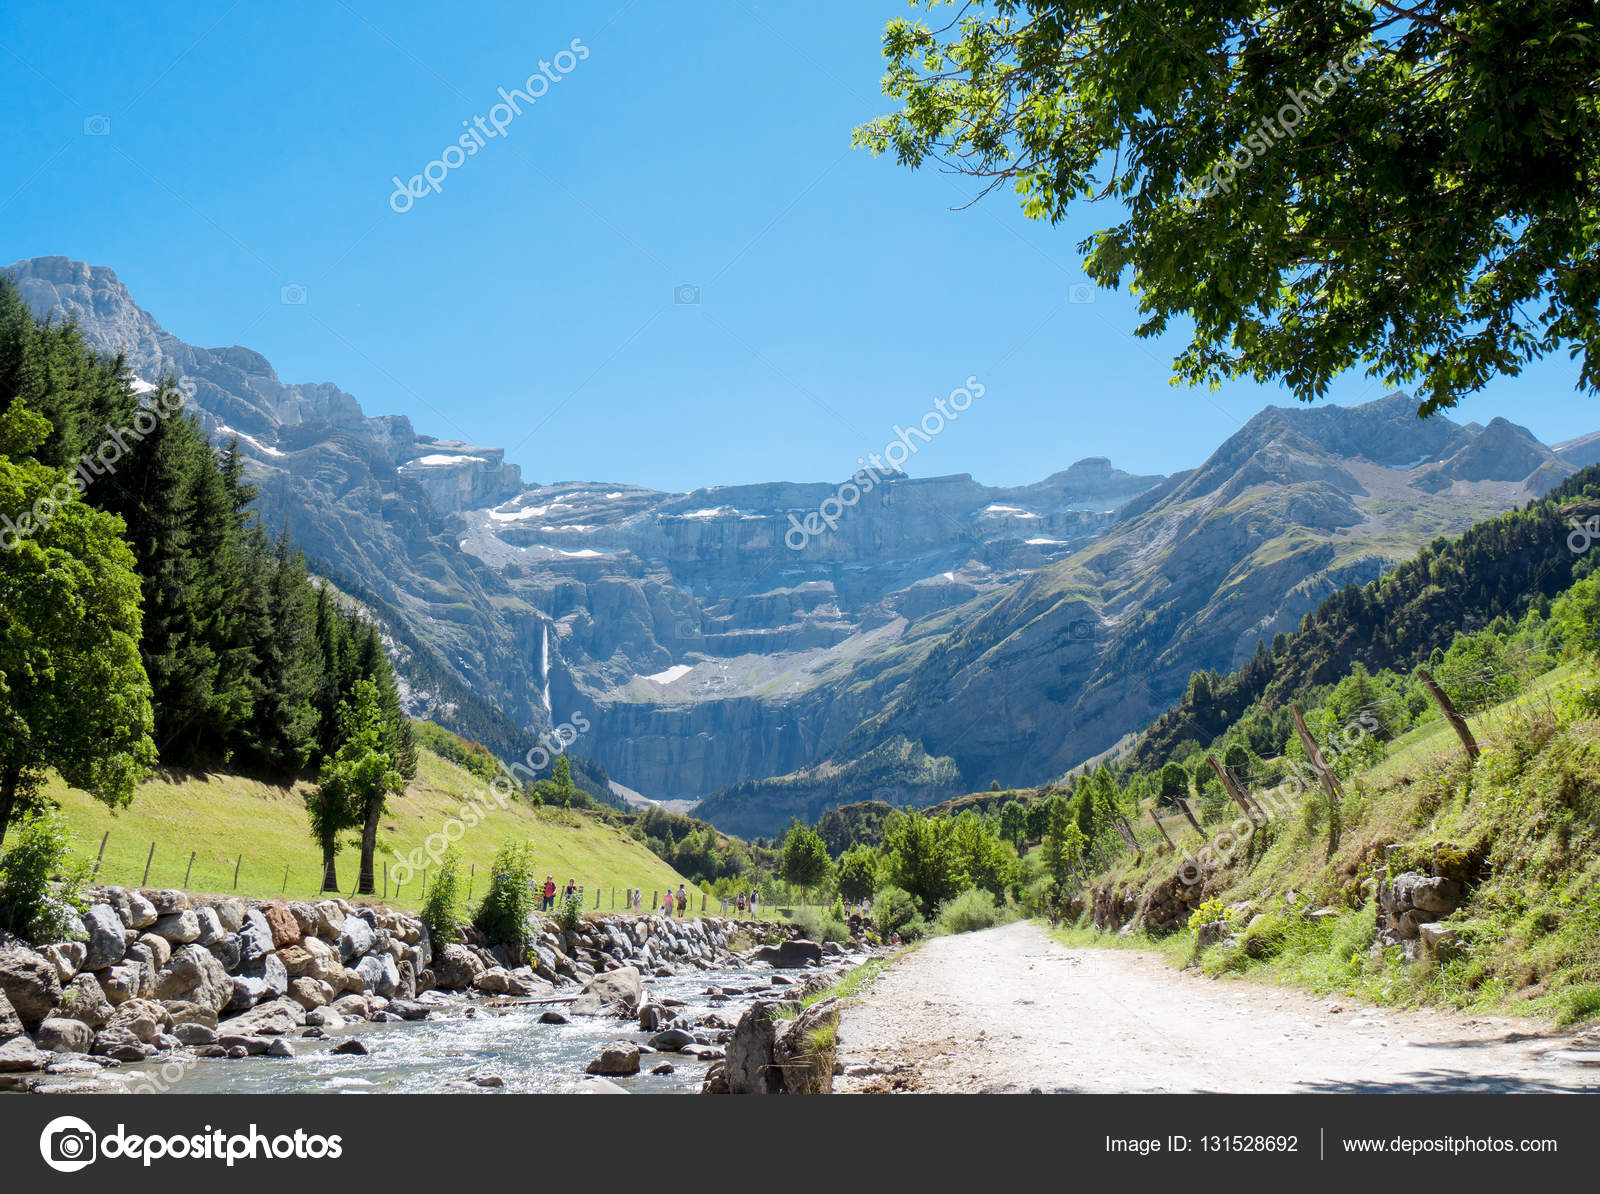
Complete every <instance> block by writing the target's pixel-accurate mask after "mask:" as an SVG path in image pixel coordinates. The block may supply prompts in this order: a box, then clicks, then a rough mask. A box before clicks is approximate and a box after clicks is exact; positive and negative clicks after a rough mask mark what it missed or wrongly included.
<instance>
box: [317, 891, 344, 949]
mask: <svg viewBox="0 0 1600 1194" xmlns="http://www.w3.org/2000/svg"><path fill="white" fill-rule="evenodd" d="M312 911H313V912H315V913H316V914H317V936H318V937H321V938H322V939H323V940H324V941H338V940H339V935H340V934H341V933H343V932H344V909H343V908H341V907H339V905H338V904H336V903H334V901H332V900H323V901H322V902H321V903H320V904H317V905H316V906H315V907H314V908H313V909H312Z"/></svg>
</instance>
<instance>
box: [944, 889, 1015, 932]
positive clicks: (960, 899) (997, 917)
mask: <svg viewBox="0 0 1600 1194" xmlns="http://www.w3.org/2000/svg"><path fill="white" fill-rule="evenodd" d="M1001 920H1002V915H1001V911H1000V909H999V907H998V906H997V905H996V904H995V899H994V896H993V895H991V894H990V893H989V892H987V891H983V890H982V889H980V888H973V889H972V890H971V891H964V892H962V893H961V894H960V895H958V896H957V897H956V898H955V899H953V900H949V901H947V902H946V903H945V905H944V907H942V908H940V909H939V919H938V920H937V921H935V922H934V927H935V928H937V929H938V930H939V932H941V933H971V932H975V931H977V930H978V929H990V928H993V927H994V926H995V925H997V924H999V923H1000V921H1001Z"/></svg>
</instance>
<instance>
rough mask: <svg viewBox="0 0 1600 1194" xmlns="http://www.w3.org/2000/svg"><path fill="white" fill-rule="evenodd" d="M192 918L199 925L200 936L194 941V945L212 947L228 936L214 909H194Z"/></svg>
mask: <svg viewBox="0 0 1600 1194" xmlns="http://www.w3.org/2000/svg"><path fill="white" fill-rule="evenodd" d="M194 918H195V920H196V921H197V922H198V923H199V925H200V935H199V936H198V937H196V938H195V939H194V940H195V944H196V945H204V946H212V945H215V944H216V943H217V942H219V941H221V940H222V939H223V938H224V937H226V936H227V935H228V930H227V929H226V928H224V927H223V924H222V918H221V917H220V916H218V915H217V910H216V909H215V908H209V907H207V908H196V909H195V910H194Z"/></svg>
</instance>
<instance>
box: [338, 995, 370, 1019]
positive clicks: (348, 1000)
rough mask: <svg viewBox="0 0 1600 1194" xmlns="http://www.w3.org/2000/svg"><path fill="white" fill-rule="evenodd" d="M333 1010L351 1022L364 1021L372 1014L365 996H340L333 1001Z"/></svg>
mask: <svg viewBox="0 0 1600 1194" xmlns="http://www.w3.org/2000/svg"><path fill="white" fill-rule="evenodd" d="M332 1006H333V1010H334V1011H336V1012H338V1013H339V1014H340V1015H341V1016H345V1017H347V1018H349V1019H351V1020H365V1019H366V1018H367V1017H368V1016H369V1015H371V1014H372V1005H371V1004H370V1003H368V1002H367V997H366V996H365V995H357V994H350V995H341V996H340V997H339V998H338V999H335V1000H334V1001H333V1005H332Z"/></svg>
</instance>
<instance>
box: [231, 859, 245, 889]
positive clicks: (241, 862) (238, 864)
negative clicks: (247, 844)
mask: <svg viewBox="0 0 1600 1194" xmlns="http://www.w3.org/2000/svg"><path fill="white" fill-rule="evenodd" d="M243 865H244V855H243V854H241V855H239V857H238V858H237V859H235V860H234V864H233V890H234V891H238V890H239V868H240V867H241V866H243Z"/></svg>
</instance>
